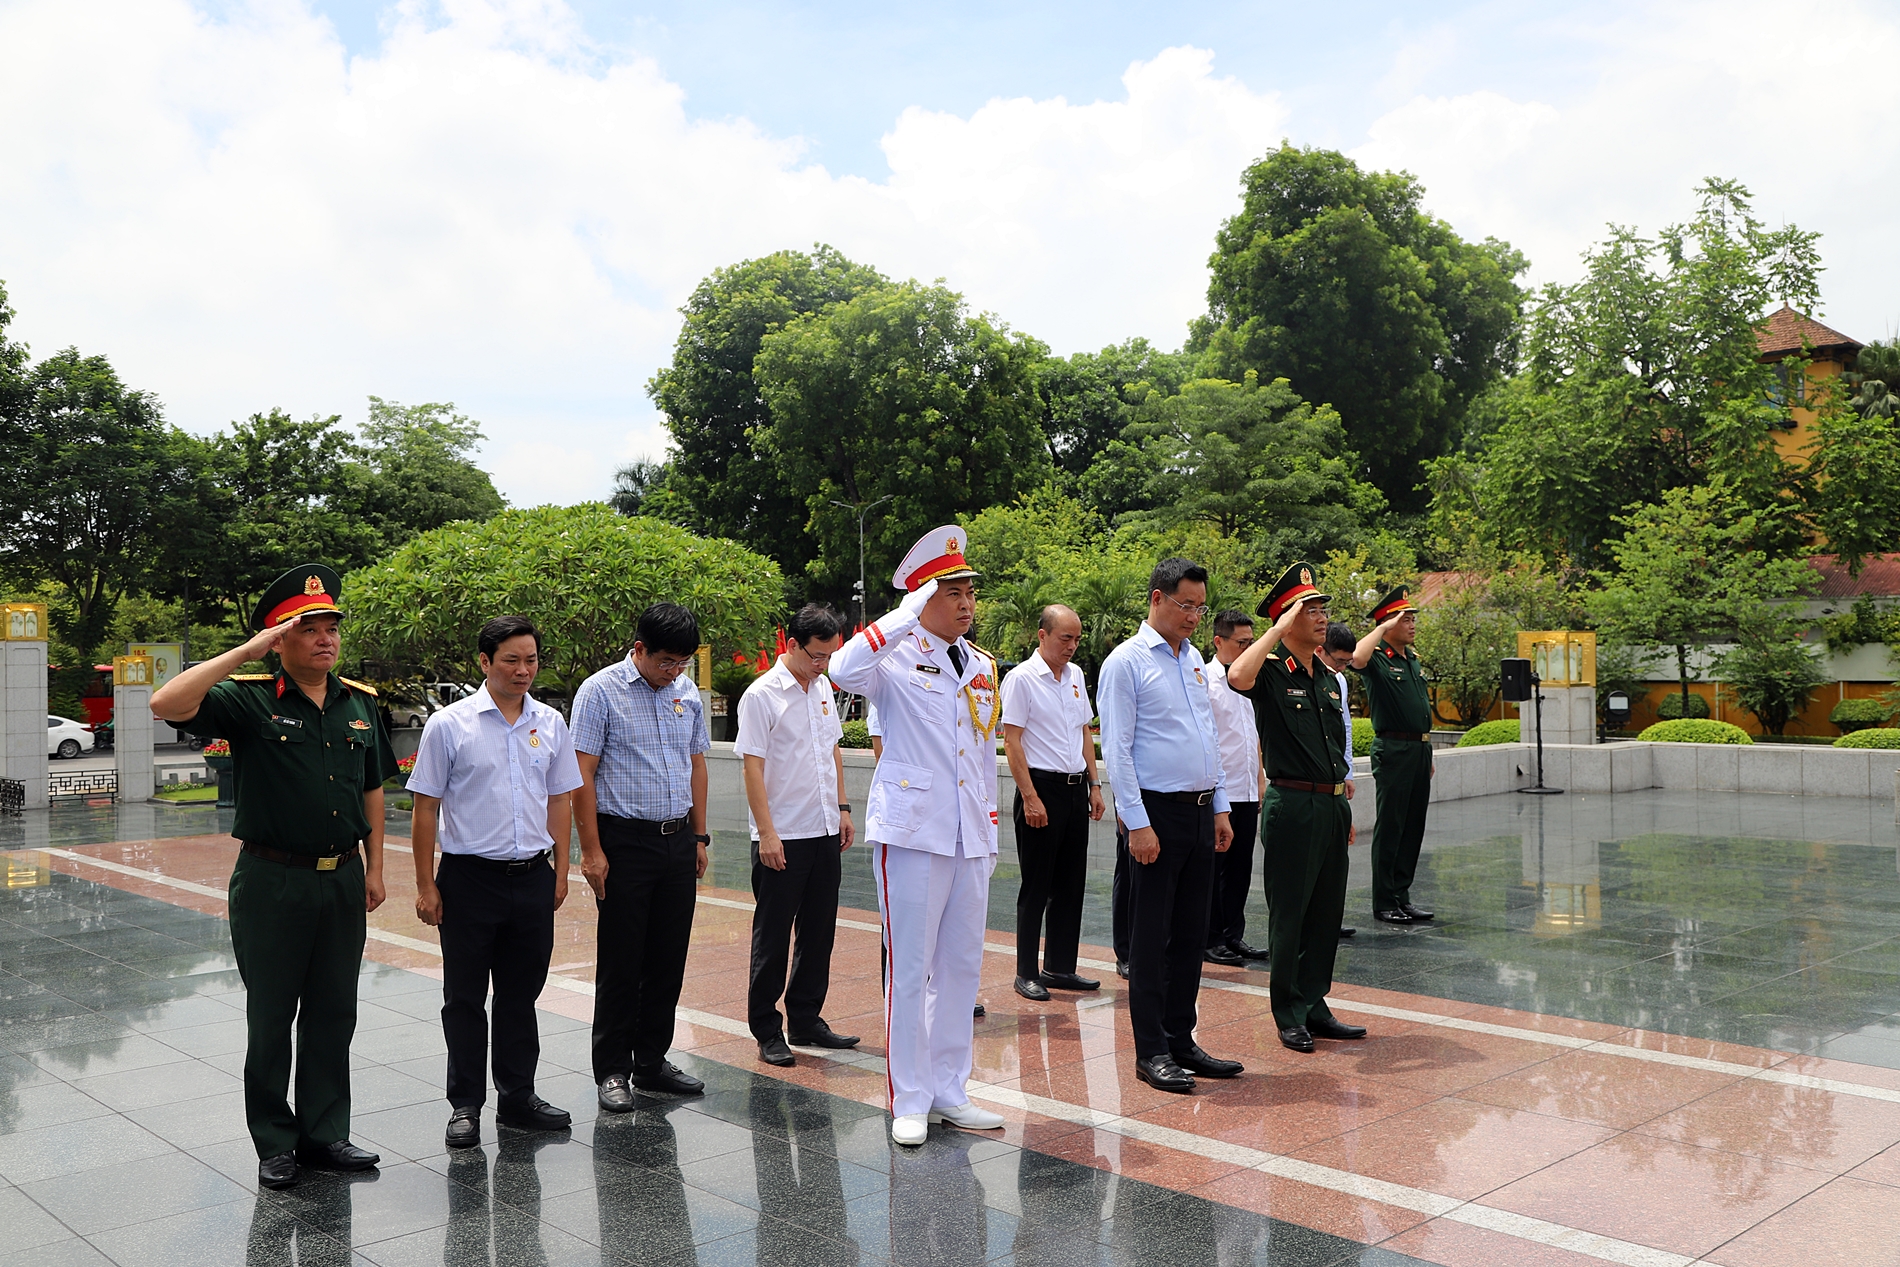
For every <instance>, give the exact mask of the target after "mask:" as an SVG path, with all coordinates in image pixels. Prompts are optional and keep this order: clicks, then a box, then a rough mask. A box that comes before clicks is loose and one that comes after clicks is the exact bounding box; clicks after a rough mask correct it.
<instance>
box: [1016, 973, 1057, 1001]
mask: <svg viewBox="0 0 1900 1267" xmlns="http://www.w3.org/2000/svg"><path fill="white" fill-rule="evenodd" d="M1016 993H1018V994H1020V995H1022V996H1023V997H1024V998H1025V999H1028V1000H1030V1001H1031V1002H1034V1003H1047V1002H1048V1001H1049V991H1047V990H1045V989H1043V986H1042V982H1040V981H1038V980H1036V979H1035V978H1034V977H1017V978H1016Z"/></svg>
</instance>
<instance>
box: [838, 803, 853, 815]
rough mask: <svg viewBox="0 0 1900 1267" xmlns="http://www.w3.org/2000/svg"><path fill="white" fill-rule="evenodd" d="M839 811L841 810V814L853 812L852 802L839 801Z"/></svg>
mask: <svg viewBox="0 0 1900 1267" xmlns="http://www.w3.org/2000/svg"><path fill="white" fill-rule="evenodd" d="M838 812H839V813H840V814H849V813H850V812H851V802H849V801H841V802H839V804H838Z"/></svg>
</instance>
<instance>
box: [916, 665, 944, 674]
mask: <svg viewBox="0 0 1900 1267" xmlns="http://www.w3.org/2000/svg"><path fill="white" fill-rule="evenodd" d="M917 671H918V672H919V673H942V672H943V670H942V669H940V668H938V667H937V666H936V665H934V664H920V665H918V666H917Z"/></svg>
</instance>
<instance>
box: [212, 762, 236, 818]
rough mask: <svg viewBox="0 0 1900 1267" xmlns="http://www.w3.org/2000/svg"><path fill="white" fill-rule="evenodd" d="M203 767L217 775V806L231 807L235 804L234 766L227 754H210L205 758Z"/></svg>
mask: <svg viewBox="0 0 1900 1267" xmlns="http://www.w3.org/2000/svg"><path fill="white" fill-rule="evenodd" d="M205 768H206V769H208V770H210V771H211V772H212V773H213V774H215V775H217V776H218V807H219V808H220V809H232V808H234V807H235V806H236V805H237V783H236V781H235V780H234V779H233V778H232V774H231V772H232V770H234V769H235V768H236V767H235V765H234V764H233V763H232V761H231V758H230V757H228V756H210V757H206V758H205Z"/></svg>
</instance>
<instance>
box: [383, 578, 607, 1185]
mask: <svg viewBox="0 0 1900 1267" xmlns="http://www.w3.org/2000/svg"><path fill="white" fill-rule="evenodd" d="M477 645H478V647H479V650H480V656H479V663H480V665H481V669H482V676H483V677H484V678H485V679H486V680H485V681H484V682H483V684H482V688H481V689H480V690H479V691H477V692H475V694H473V695H471V696H469V697H468V698H467V699H463V700H457V701H456V702H455V703H453V704H451V705H449V706H448V707H447V708H445V709H443V710H442V711H440V712H438V713H436V714H435V715H434V716H432V717H430V718H429V724H428V725H427V726H425V727H424V728H423V731H422V743H421V746H420V747H419V748H418V749H417V751H416V767H415V770H414V771H413V772H411V774H410V775H409V791H410V793H411V794H412V795H413V796H414V797H415V818H414V825H413V827H412V828H411V831H412V833H413V840H412V844H413V847H414V850H415V862H416V917H417V918H418V919H420V920H421V921H422V922H423V923H425V924H430V925H434V926H436V927H438V928H440V929H441V935H442V1033H443V1037H444V1038H446V1039H447V1041H448V1048H449V1070H448V1098H449V1125H448V1130H447V1132H446V1133H445V1136H444V1140H445V1142H446V1143H447V1144H448V1146H449V1147H450V1148H471V1147H473V1146H474V1145H476V1144H479V1143H481V1113H482V1104H483V1102H484V1101H485V1100H486V1099H487V1077H486V1075H485V1073H484V1071H483V1068H482V1066H483V1065H484V1064H485V1063H487V1062H486V1061H485V1059H484V1056H485V1055H486V1054H487V1049H488V1047H489V1018H488V1012H487V1002H488V991H489V985H490V982H491V980H492V982H493V985H494V992H495V1010H494V1044H493V1046H494V1070H495V1094H496V1098H497V1099H498V1101H499V1103H498V1104H497V1105H496V1112H495V1119H496V1120H497V1121H498V1122H501V1123H503V1124H504V1125H507V1126H514V1127H519V1128H521V1129H524V1130H544V1131H549V1130H561V1129H564V1128H565V1127H567V1126H568V1125H569V1124H570V1119H569V1117H568V1114H567V1113H566V1112H565V1111H564V1110H561V1109H557V1108H555V1107H554V1106H553V1105H551V1104H549V1103H548V1102H547V1101H546V1100H543V1099H542V1098H541V1097H540V1096H538V1095H536V1094H535V1093H534V1074H535V1068H536V1066H537V1065H538V1064H539V1063H540V1060H541V1034H540V1030H539V1027H538V1026H537V1025H536V1023H535V1018H534V1001H535V1000H536V999H537V998H539V997H540V996H541V987H542V986H544V985H545V984H547V979H548V959H549V957H550V956H551V955H552V954H553V952H554V912H555V911H557V910H559V909H560V906H561V903H562V902H564V901H565V900H566V899H567V863H568V857H567V851H568V841H569V824H570V823H571V822H572V806H571V805H570V803H569V799H568V797H569V794H570V793H571V792H573V791H574V789H575V788H578V787H579V786H580V785H581V772H580V766H579V764H578V762H577V761H576V759H575V756H574V744H573V742H572V740H571V739H570V738H569V736H568V731H567V723H566V722H564V721H562V720H561V714H560V713H558V712H556V711H555V710H554V709H552V708H550V707H549V706H548V705H546V704H543V703H541V702H540V701H539V700H537V699H535V698H533V697H532V696H530V695H529V694H528V688H529V687H531V686H533V685H534V678H535V674H536V673H537V672H539V671H540V667H541V635H540V633H539V632H538V631H537V630H536V629H535V627H534V623H533V622H532V621H530V620H528V619H527V618H526V617H524V616H498V617H496V618H495V619H494V620H491V621H489V622H488V623H487V624H485V625H483V626H482V629H481V633H480V635H479V636H478V643H477ZM438 813H439V815H440V827H439V829H438V826H437V817H438ZM438 830H439V835H440V839H441V843H442V867H441V870H440V871H439V872H438V871H437V870H436V862H435V849H436V840H437V836H438Z"/></svg>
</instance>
